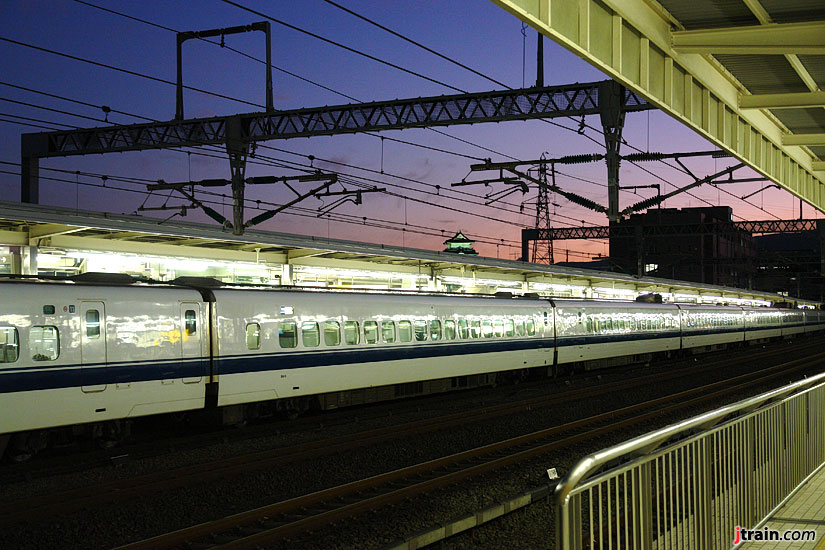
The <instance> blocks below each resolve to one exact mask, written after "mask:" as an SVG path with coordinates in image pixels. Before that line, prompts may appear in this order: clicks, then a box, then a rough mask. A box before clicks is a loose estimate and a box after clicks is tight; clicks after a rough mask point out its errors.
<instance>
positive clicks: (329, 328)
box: [324, 321, 341, 346]
mask: <svg viewBox="0 0 825 550" xmlns="http://www.w3.org/2000/svg"><path fill="white" fill-rule="evenodd" d="M340 344H341V325H339V324H338V321H324V345H325V346H338V345H340Z"/></svg>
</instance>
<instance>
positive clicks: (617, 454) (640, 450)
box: [554, 373, 825, 550]
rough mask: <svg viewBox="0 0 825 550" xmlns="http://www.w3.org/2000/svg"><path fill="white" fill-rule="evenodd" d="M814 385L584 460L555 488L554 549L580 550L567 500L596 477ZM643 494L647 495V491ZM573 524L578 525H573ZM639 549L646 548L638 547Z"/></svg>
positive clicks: (822, 380) (823, 377) (823, 382)
mask: <svg viewBox="0 0 825 550" xmlns="http://www.w3.org/2000/svg"><path fill="white" fill-rule="evenodd" d="M817 385H819V386H818V387H823V386H825V373H821V374H818V375H816V376H812V377H809V378H806V379H803V380H800V381H797V382H794V383H791V384H789V385H787V386H784V387H781V388H777V389H775V390H772V391H769V392H766V393H763V394H761V395H758V396H755V397H751V398H748V399H744V400H742V401H739V402H737V403H733V404H731V405H726V406H724V407H721V408H719V409H716V410H713V411H710V412H707V413H704V414H701V415H698V416H695V417H693V418H689V419H687V420H684V421H681V422H678V423H676V424H672V425H670V426H667V427H665V428H662V429H659V430H656V431H653V432H650V433H647V434H644V435H641V436H639V437H636V438H633V439H631V440H628V441H625V442H622V443H620V444H618V445H615V446H613V447H610V448H607V449H603V450H600V451H597V452H594V453H591V454H589V455H587V456H585V457H584V458H582V459H581V460H580V461H579V462H578V463H576V465H575V466H573V468H571V470H570V471H569V472H568V473H567V474H566V475H565V476H564V477H563V478H562V479H561V481H560V482H559V483H558V485H557V486H556V490H555V494H554V499H555V502H556V522H557V530H556V540H557V546H556V548H557V549H558V550H562V549H570V548H579V547H580V546H579V543H577V542H574V541H573V540H572V534H573V528H574V527H578V528H581V525H580V524H581V522H582V514H581V511H573V512H572V513H571V511H570V506H571V497H572V496H574V492H576V494H577V495H580V494H581V493H582V492H583V491H584V490H585V489H587V488H588V487H589V486H593V485H595V484H596V483H597V482H598V481H599V480H596V479H595V478H596V477H608V475H609V474H610V473H615V472H616V471H618V472H619V474H618V475H621V473H622V472H623V471H628V470H630V469H631V468H632V467H633V465H634V464H639V463H641V462H644V461H646V460H647V461H649V460H652V459H653V458H655V457H654V455H661V454H664V453H665V450H666V449H671V448H672V447H674V446H678V445H680V444H684V443H685V442H686V441H688V440H692V441H695V440H698V439H700V438H701V437H703V436H704V435H706V434H708V433H709V432H711V431H713V430H714V429H717V428H719V427H720V425H721V424H722V423H723V421H725V420H733V419H735V420H736V421H739V420H742V419H743V418H746V417H751V416H753V415H755V414H758V413H759V412H760V411H762V410H766V409H769V408H770V406H773V405H775V404H777V403H780V402H784V401H785V400H787V399H789V398H792V397H795V396H796V395H798V394H800V393H802V392H805V391H811V390H813V389H815V388H814V386H817ZM665 446H666V447H665ZM657 451H661V452H657ZM598 474H603V475H598ZM591 482H592V483H591ZM647 490H648V492H650V489H649V488H648V489H647ZM591 506H592V503H591ZM591 512H592V510H591ZM576 522H578V523H579V525H573V524H574V523H576ZM641 547H643V548H645V547H647V546H646V545H645V544H642V545H641Z"/></svg>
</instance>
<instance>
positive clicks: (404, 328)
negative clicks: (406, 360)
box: [398, 321, 413, 342]
mask: <svg viewBox="0 0 825 550" xmlns="http://www.w3.org/2000/svg"><path fill="white" fill-rule="evenodd" d="M412 334H413V332H412V323H411V322H409V321H398V339H399V340H401V341H402V342H412Z"/></svg>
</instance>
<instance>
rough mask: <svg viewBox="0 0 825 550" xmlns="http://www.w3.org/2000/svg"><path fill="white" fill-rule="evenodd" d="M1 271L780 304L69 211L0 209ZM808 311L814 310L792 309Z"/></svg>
mask: <svg viewBox="0 0 825 550" xmlns="http://www.w3.org/2000/svg"><path fill="white" fill-rule="evenodd" d="M0 242H2V243H3V246H2V247H1V248H0V252H2V254H0V258H2V260H0V272H5V273H17V274H21V275H35V274H40V275H62V276H71V275H76V274H78V273H83V272H110V273H126V274H129V275H132V276H135V277H145V278H149V279H155V280H159V281H168V280H172V279H174V278H176V277H181V276H190V277H191V276H197V277H212V278H215V279H218V280H220V281H223V282H226V283H242V284H252V285H294V286H298V287H323V288H332V289H375V290H399V291H429V292H457V293H471V294H472V293H480V294H492V293H495V292H510V293H513V294H525V293H536V294H539V295H542V296H556V297H563V298H603V299H625V300H627V299H635V298H636V297H637V296H639V295H642V294H650V293H656V294H660V295H661V296H662V298H663V300H665V301H669V302H684V303H706V304H720V303H725V304H737V305H755V306H768V305H772V304H774V303H775V302H777V301H784V300H787V299H788V298H786V297H783V296H777V295H774V294H769V293H764V292H756V291H748V290H740V289H731V288H728V287H722V286H713V285H701V284H697V283H690V282H678V281H669V280H664V279H656V278H653V277H634V276H629V275H624V274H618V273H611V272H599V271H592V270H589V269H575V268H568V267H563V266H548V265H540V264H532V263H525V262H520V261H514V260H502V259H495V258H485V257H477V256H469V255H464V254H456V253H452V252H444V251H442V252H434V251H429V250H415V249H409V248H401V247H397V246H388V245H380V244H372V243H364V242H360V243H359V242H351V241H342V240H336V239H325V238H320V237H306V236H298V235H288V234H283V233H273V232H268V231H247V232H245V233H244V235H241V236H238V235H232V234H231V232H227V231H224V230H222V229H221V228H219V227H215V226H208V225H204V224H194V223H186V222H178V221H169V222H166V223H163V224H159V223H158V221H157V220H155V219H150V218H144V217H139V216H125V215H114V214H101V213H95V212H83V211H76V210H72V209H66V208H59V207H52V206H49V207H47V206H35V205H24V204H19V203H2V208H0ZM799 304H800V305H803V306H809V307H813V306H815V303H814V302H811V301H805V300H802V301H799Z"/></svg>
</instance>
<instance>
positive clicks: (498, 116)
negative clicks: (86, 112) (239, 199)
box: [23, 83, 653, 158]
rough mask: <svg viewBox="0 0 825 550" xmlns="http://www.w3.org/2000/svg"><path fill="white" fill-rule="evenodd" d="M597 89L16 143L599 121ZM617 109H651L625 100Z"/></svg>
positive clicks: (361, 107)
mask: <svg viewBox="0 0 825 550" xmlns="http://www.w3.org/2000/svg"><path fill="white" fill-rule="evenodd" d="M598 89H599V83H588V84H573V85H566V86H551V87H545V88H529V89H519V90H504V91H496V92H483V93H473V94H459V95H447V96H437V97H426V98H416V99H399V100H395V101H379V102H371V103H356V104H349V105H338V106H331V107H315V108H309V109H295V110H291V111H277V112H275V113H267V112H259V113H248V114H241V115H235V116H232V117H215V118H200V119H190V120H181V121H178V120H173V121H169V122H156V123H148V124H132V125H128V126H109V127H104V128H89V129H82V130H65V131H63V130H61V131H55V132H42V133H37V134H24V135H23V156H24V157H30V158H43V157H62V156H69V155H87V154H91V153H112V152H122V151H140V150H146V149H163V148H168V147H191V146H198V145H210V144H222V143H225V141H226V125H227V120H229V119H239V121H240V126H241V136H240V137H241V139H243V140H244V141H247V142H253V141H266V140H273V139H287V138H296V137H310V136H322V135H333V134H345V133H357V132H367V131H378V130H397V129H404V128H424V127H429V126H448V125H452V124H475V123H479V122H502V121H508V120H528V119H536V118H554V117H567V116H581V115H593V114H599V93H598ZM625 99H626V101H625V103H624V105H623V106H622V108H623V109H624V110H625V111H642V110H646V109H651V108H653V107H652V106H651V105H650V104H648V103H647V102H646V101H644V100H643V99H641V98H640V97H639V96H638V95H636V94H635V93H632V92H627V93H626V98H625Z"/></svg>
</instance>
